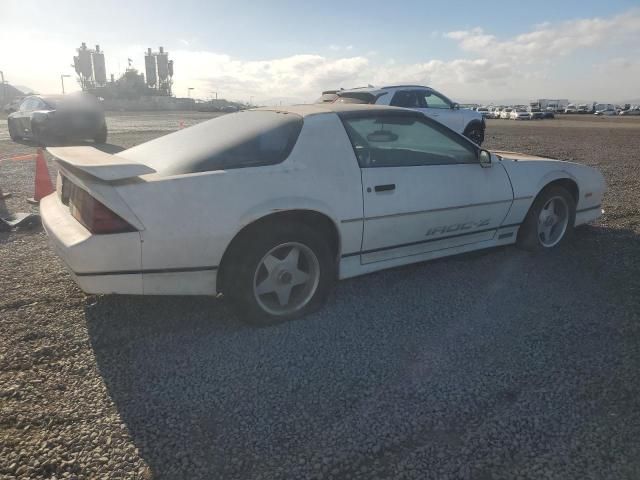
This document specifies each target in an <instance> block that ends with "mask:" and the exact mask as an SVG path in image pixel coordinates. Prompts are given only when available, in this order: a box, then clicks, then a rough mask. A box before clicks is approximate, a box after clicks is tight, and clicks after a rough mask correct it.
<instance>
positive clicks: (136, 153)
mask: <svg viewBox="0 0 640 480" xmlns="http://www.w3.org/2000/svg"><path fill="white" fill-rule="evenodd" d="M301 129H302V117H300V116H299V115H296V114H292V113H281V112H275V111H268V110H266V111H261V110H250V111H245V112H238V113H231V114H228V115H222V116H220V117H217V118H214V119H212V120H209V121H206V122H203V123H200V124H198V125H196V126H194V127H191V128H188V129H185V130H180V131H178V132H175V133H172V134H169V135H165V136H164V137H160V138H158V139H156V140H152V141H150V142H147V143H143V144H142V145H139V146H137V147H133V148H130V149H129V150H125V151H124V152H121V153H119V154H118V156H120V157H123V158H126V159H129V160H134V161H137V162H140V163H143V164H146V165H149V166H150V167H152V168H154V169H155V170H156V171H157V172H158V173H160V174H163V175H176V174H184V173H195V172H207V171H213V170H224V169H229V168H241V167H254V166H259V165H272V164H275V163H279V162H282V161H283V160H284V159H285V158H287V156H288V155H289V153H290V152H291V150H292V148H293V146H294V144H295V142H296V140H297V138H298V134H299V133H300V130H301Z"/></svg>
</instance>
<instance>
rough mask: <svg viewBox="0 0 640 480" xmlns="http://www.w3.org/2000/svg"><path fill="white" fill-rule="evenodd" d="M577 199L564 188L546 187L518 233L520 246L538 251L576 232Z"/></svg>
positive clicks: (551, 246)
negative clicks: (574, 226)
mask: <svg viewBox="0 0 640 480" xmlns="http://www.w3.org/2000/svg"><path fill="white" fill-rule="evenodd" d="M575 219H576V202H575V200H574V199H573V196H572V195H571V194H570V193H569V192H568V191H567V190H566V189H564V188H562V187H560V186H556V185H552V186H550V187H547V188H545V189H544V190H543V191H542V192H540V194H539V195H538V197H537V198H536V200H535V201H534V202H533V205H532V206H531V209H530V210H529V213H527V216H526V218H525V220H524V222H523V224H522V226H521V227H520V231H519V232H518V239H517V245H518V246H519V247H521V248H523V249H525V250H530V251H535V250H542V249H547V248H554V247H557V246H558V245H560V244H562V243H563V242H564V241H566V239H567V238H569V237H570V236H571V234H572V233H573V225H574V223H575Z"/></svg>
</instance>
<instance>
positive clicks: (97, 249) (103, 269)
mask: <svg viewBox="0 0 640 480" xmlns="http://www.w3.org/2000/svg"><path fill="white" fill-rule="evenodd" d="M40 215H41V216H42V225H43V226H44V229H45V231H46V232H47V235H48V237H49V243H50V244H51V245H52V247H53V249H54V250H55V251H56V253H57V254H58V255H59V256H60V258H62V260H63V261H64V263H65V265H66V267H67V269H68V270H69V271H70V273H71V276H72V277H73V279H74V280H75V282H76V283H77V284H78V285H79V286H80V288H81V289H82V290H83V291H84V292H86V293H96V294H110V293H119V294H127V295H143V294H144V295H215V294H216V280H217V270H218V269H217V266H203V267H186V268H157V269H154V268H147V269H144V270H143V268H142V260H141V258H142V257H141V256H142V251H141V248H142V242H141V235H140V232H130V233H118V234H114V235H93V234H92V233H91V232H89V231H88V230H87V229H86V228H84V227H83V226H82V225H81V224H80V223H79V222H78V221H76V219H74V218H73V217H72V216H71V214H70V213H69V208H68V207H67V206H66V205H64V204H63V203H62V202H61V201H60V197H58V194H57V193H53V194H51V195H49V196H47V197H45V198H43V199H42V200H41V202H40Z"/></svg>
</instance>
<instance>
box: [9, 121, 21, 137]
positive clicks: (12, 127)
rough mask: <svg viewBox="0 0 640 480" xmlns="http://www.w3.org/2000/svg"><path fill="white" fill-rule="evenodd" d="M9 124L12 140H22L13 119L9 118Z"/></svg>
mask: <svg viewBox="0 0 640 480" xmlns="http://www.w3.org/2000/svg"><path fill="white" fill-rule="evenodd" d="M7 125H8V127H9V137H10V138H11V140H13V141H14V142H17V141H18V140H20V139H21V137H20V135H18V130H17V129H16V126H15V125H14V124H13V122H12V121H11V119H8V120H7Z"/></svg>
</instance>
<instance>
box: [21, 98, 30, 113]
mask: <svg viewBox="0 0 640 480" xmlns="http://www.w3.org/2000/svg"><path fill="white" fill-rule="evenodd" d="M29 110H31V99H30V98H25V99H24V100H23V101H22V103H21V104H20V111H21V112H28V111H29Z"/></svg>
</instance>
